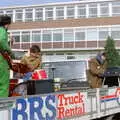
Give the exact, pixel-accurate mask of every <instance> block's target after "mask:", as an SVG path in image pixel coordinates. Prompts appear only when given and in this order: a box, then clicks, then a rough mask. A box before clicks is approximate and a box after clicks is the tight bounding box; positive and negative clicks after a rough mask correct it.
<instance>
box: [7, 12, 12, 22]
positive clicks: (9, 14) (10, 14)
mask: <svg viewBox="0 0 120 120" xmlns="http://www.w3.org/2000/svg"><path fill="white" fill-rule="evenodd" d="M6 14H7V15H8V16H10V17H11V20H13V11H12V10H7V11H6Z"/></svg>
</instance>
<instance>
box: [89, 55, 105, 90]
mask: <svg viewBox="0 0 120 120" xmlns="http://www.w3.org/2000/svg"><path fill="white" fill-rule="evenodd" d="M88 64H89V70H88V71H87V76H88V83H89V85H90V87H91V88H100V87H101V86H102V78H101V77H100V75H101V74H103V73H104V72H105V70H106V67H107V61H106V54H105V53H100V54H98V55H97V56H96V57H95V58H92V59H91V60H89V63H88Z"/></svg>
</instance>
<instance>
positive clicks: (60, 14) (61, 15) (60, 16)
mask: <svg viewBox="0 0 120 120" xmlns="http://www.w3.org/2000/svg"><path fill="white" fill-rule="evenodd" d="M56 19H64V7H56Z"/></svg>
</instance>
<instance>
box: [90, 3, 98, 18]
mask: <svg viewBox="0 0 120 120" xmlns="http://www.w3.org/2000/svg"><path fill="white" fill-rule="evenodd" d="M89 17H97V4H89Z"/></svg>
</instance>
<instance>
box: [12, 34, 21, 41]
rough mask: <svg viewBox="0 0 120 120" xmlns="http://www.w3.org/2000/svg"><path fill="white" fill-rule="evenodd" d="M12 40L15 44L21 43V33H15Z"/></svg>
mask: <svg viewBox="0 0 120 120" xmlns="http://www.w3.org/2000/svg"><path fill="white" fill-rule="evenodd" d="M12 39H13V42H20V32H13V33H12Z"/></svg>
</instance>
